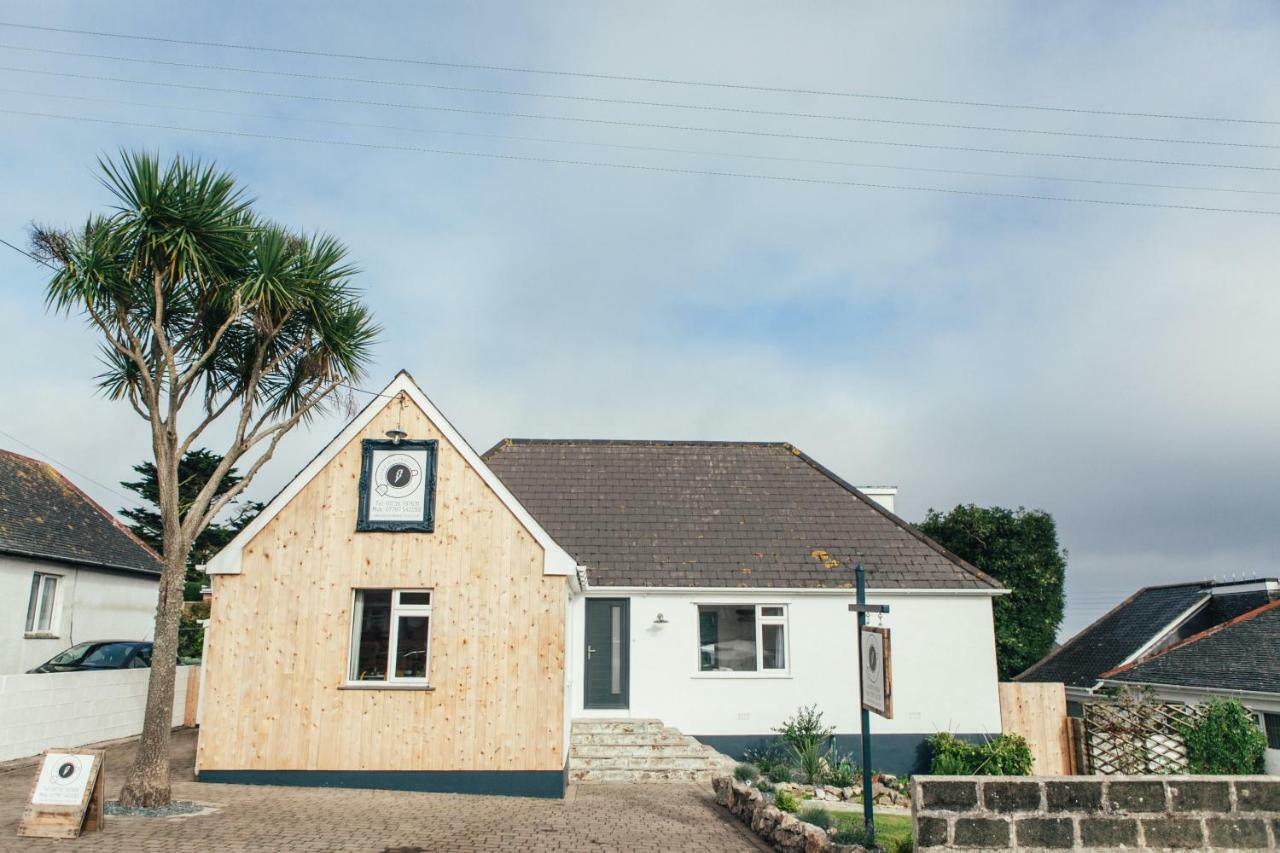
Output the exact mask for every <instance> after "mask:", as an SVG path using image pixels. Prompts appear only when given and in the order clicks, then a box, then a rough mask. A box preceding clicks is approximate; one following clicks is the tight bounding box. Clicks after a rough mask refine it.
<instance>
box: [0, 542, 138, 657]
mask: <svg viewBox="0 0 1280 853" xmlns="http://www.w3.org/2000/svg"><path fill="white" fill-rule="evenodd" d="M35 572H44V573H48V574H55V575H59V576H61V578H62V580H61V581H60V582H59V590H58V600H57V602H56V603H55V615H54V623H55V625H56V627H55V630H54V632H53V634H54V636H53V637H40V638H30V637H27V636H26V635H25V632H26V620H27V601H28V599H29V598H30V595H31V576H32V574H34V573H35ZM158 590H159V583H158V581H157V580H155V579H153V578H148V577H144V576H142V575H131V574H127V573H124V572H108V571H101V570H98V569H88V568H77V567H76V566H73V565H70V564H68V563H57V562H52V561H45V560H29V559H25V558H22V557H10V556H7V555H0V674H7V673H19V672H26V671H27V670H28V669H31V668H32V667H33V666H39V665H40V664H42V663H44V662H45V661H47V660H48V659H49V658H51V657H53V656H54V655H56V654H57V653H58V652H60V651H62V650H64V649H66V648H69V647H71V646H73V645H75V644H76V643H82V642H85V641H87V640H150V639H151V632H152V629H153V626H154V623H155V612H156V595H157V593H158Z"/></svg>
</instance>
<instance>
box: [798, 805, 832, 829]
mask: <svg viewBox="0 0 1280 853" xmlns="http://www.w3.org/2000/svg"><path fill="white" fill-rule="evenodd" d="M796 817H798V818H800V819H801V820H802V821H804V822H805V823H811V824H813V825H814V826H816V827H818V828H819V829H830V828H831V824H833V823H835V818H833V817H832V816H831V812H829V811H827V810H826V809H825V808H823V807H822V806H805V807H804V808H802V809H801V810H800V811H799V812H798V813H797V814H796Z"/></svg>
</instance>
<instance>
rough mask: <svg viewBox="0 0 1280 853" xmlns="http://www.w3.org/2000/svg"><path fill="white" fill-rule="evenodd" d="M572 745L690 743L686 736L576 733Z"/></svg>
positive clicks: (626, 745) (573, 735)
mask: <svg viewBox="0 0 1280 853" xmlns="http://www.w3.org/2000/svg"><path fill="white" fill-rule="evenodd" d="M570 742H571V743H584V744H585V743H594V744H611V745H616V747H634V745H639V744H682V743H687V742H689V739H687V738H685V736H684V735H669V734H657V733H643V731H625V733H623V731H600V733H581V731H575V733H573V734H572V735H571V738H570Z"/></svg>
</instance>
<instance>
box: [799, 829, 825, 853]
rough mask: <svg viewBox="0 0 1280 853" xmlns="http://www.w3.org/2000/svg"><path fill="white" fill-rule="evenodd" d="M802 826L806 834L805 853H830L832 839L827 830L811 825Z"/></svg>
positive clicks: (804, 835)
mask: <svg viewBox="0 0 1280 853" xmlns="http://www.w3.org/2000/svg"><path fill="white" fill-rule="evenodd" d="M800 826H801V827H803V833H804V834H803V838H804V853H830V851H831V839H830V838H829V837H828V836H827V831H826V830H825V829H822V828H821V827H817V826H814V825H813V824H811V823H802V824H800Z"/></svg>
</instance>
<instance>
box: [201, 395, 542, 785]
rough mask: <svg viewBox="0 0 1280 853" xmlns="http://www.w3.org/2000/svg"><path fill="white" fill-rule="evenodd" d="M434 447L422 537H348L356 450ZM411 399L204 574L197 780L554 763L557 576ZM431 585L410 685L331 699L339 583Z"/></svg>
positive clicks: (337, 655)
mask: <svg viewBox="0 0 1280 853" xmlns="http://www.w3.org/2000/svg"><path fill="white" fill-rule="evenodd" d="M398 420H399V421H400V424H401V425H402V428H403V429H404V430H405V431H407V432H408V433H409V434H410V436H411V437H413V438H434V439H436V440H437V441H439V443H440V444H439V458H438V463H437V484H436V501H437V503H436V513H437V515H436V530H435V531H434V532H432V533H422V532H407V533H383V532H362V533H356V532H355V526H356V511H357V504H358V483H359V476H360V462H361V459H360V441H361V439H364V438H382V436H383V434H384V432H385V431H386V430H388V429H391V428H392V427H395V426H397V421H398ZM542 569H543V552H542V547H541V546H540V545H538V543H537V542H536V541H535V540H534V539H533V537H532V536H531V535H530V534H529V532H528V531H527V530H525V528H524V527H523V526H522V525H521V523H520V521H519V520H518V519H517V518H516V517H515V516H514V515H513V514H512V513H511V512H510V511H509V510H508V509H507V508H506V506H504V505H503V504H502V502H501V501H500V500H499V498H498V497H497V495H495V494H494V493H493V491H492V490H491V489H490V488H489V486H488V485H487V484H486V483H485V482H484V480H483V479H482V478H481V477H480V475H479V474H478V473H477V472H476V471H475V470H474V469H472V468H471V467H470V466H469V465H468V464H467V463H466V461H465V459H463V457H462V455H461V454H460V453H459V452H458V451H457V450H456V449H455V448H454V447H452V446H451V445H450V444H449V443H448V441H447V439H445V437H444V436H443V435H442V434H441V433H440V432H439V431H438V430H436V429H435V427H434V426H433V425H432V424H431V422H430V421H429V420H428V419H427V417H426V416H425V415H424V414H423V413H422V412H421V411H420V410H419V409H418V408H417V407H416V406H414V405H412V403H410V404H409V405H406V406H405V407H404V409H403V412H401V411H400V408H399V405H398V404H397V403H396V401H394V400H392V401H388V406H384V408H383V410H382V411H381V412H380V413H379V414H378V415H377V416H375V417H374V419H373V421H372V422H371V423H370V424H369V425H368V427H366V428H365V430H364V431H363V432H362V433H361V434H360V435H358V436H357V437H356V438H355V439H354V440H353V441H352V442H351V443H350V444H348V445H347V446H346V447H345V448H344V449H343V450H342V451H341V452H340V453H339V454H338V455H337V456H336V457H335V458H334V459H333V460H332V461H331V462H330V463H329V464H328V465H327V466H326V467H325V468H324V469H323V470H322V471H321V472H320V473H319V474H318V475H317V476H316V477H315V479H313V480H312V481H311V482H310V483H309V484H307V485H306V486H305V487H304V488H303V489H302V490H301V491H300V492H299V493H298V494H297V495H296V496H295V497H294V498H293V500H291V501H290V502H289V504H288V505H287V506H286V507H285V508H284V509H283V510H282V511H281V512H280V513H279V514H278V515H277V516H276V517H275V518H274V519H272V521H271V522H270V523H269V524H268V525H267V526H266V527H265V528H264V529H263V530H262V531H261V532H260V533H259V534H258V535H257V536H256V537H254V539H253V540H252V541H251V542H249V543H248V545H247V546H246V547H245V550H244V557H243V569H242V572H241V574H239V575H218V576H215V577H214V578H213V583H214V600H213V612H212V615H211V618H212V624H211V627H210V635H209V636H210V641H209V652H208V655H207V657H206V661H205V666H206V667H207V671H206V674H205V690H206V695H205V701H204V708H203V719H202V726H201V733H200V744H199V752H198V763H197V766H198V768H199V769H200V770H370V771H386V770H521V771H527V770H553V769H555V770H558V769H560V768H561V766H562V764H563V744H562V740H563V737H564V735H563V730H564V710H565V709H564V665H565V657H564V646H565V641H566V637H565V609H566V604H565V584H566V583H567V581H566V579H565V578H564V577H560V576H547V575H544V574H543V571H542ZM360 587H400V588H430V589H432V590H433V591H434V592H433V596H432V616H431V627H430V660H429V663H428V667H429V677H430V683H431V685H432V687H433V688H434V689H432V690H430V691H425V690H376V689H373V690H365V689H359V690H341V689H339V687H340V685H342V684H343V683H344V681H345V679H346V671H347V663H348V653H349V642H350V633H351V608H352V590H353V589H355V588H360Z"/></svg>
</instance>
